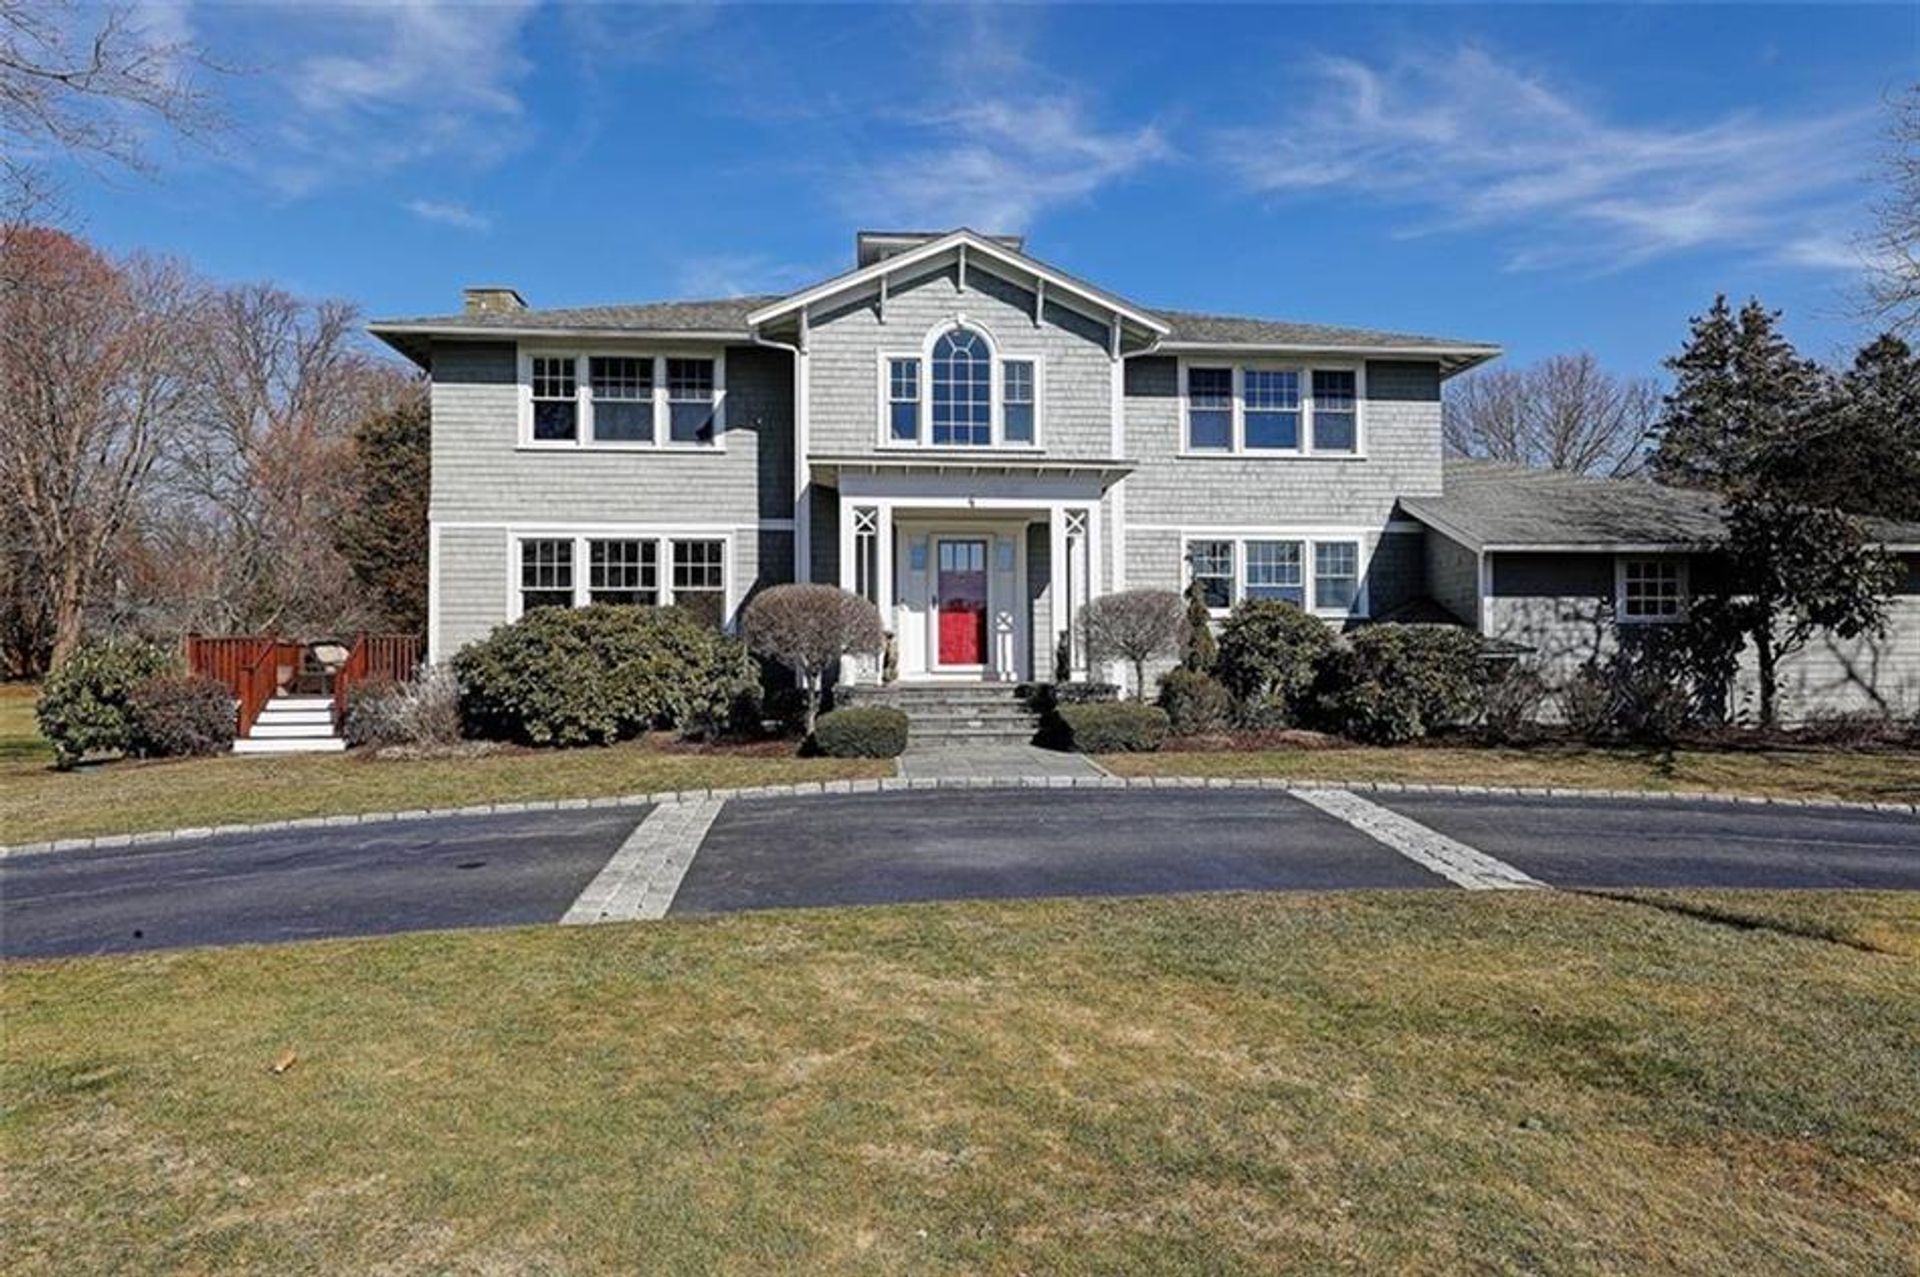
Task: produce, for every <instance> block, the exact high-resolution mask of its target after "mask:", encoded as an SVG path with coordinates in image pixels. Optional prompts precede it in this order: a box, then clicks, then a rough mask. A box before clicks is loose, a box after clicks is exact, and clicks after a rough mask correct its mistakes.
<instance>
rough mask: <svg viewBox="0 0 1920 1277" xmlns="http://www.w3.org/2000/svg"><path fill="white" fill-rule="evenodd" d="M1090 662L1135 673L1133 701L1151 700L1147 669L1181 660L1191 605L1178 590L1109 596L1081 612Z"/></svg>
mask: <svg viewBox="0 0 1920 1277" xmlns="http://www.w3.org/2000/svg"><path fill="white" fill-rule="evenodd" d="M1079 625H1080V632H1081V633H1082V634H1083V635H1085V636H1086V640H1087V654H1088V657H1089V658H1090V659H1091V660H1093V661H1095V662H1099V661H1106V660H1123V661H1125V662H1127V664H1129V665H1131V666H1132V667H1133V699H1134V700H1136V701H1144V700H1146V699H1147V666H1148V665H1149V664H1151V663H1152V662H1154V661H1157V660H1160V659H1161V658H1163V657H1168V656H1174V655H1177V654H1178V653H1179V651H1180V644H1181V639H1182V637H1183V636H1184V634H1185V633H1186V628H1187V605H1186V603H1185V602H1184V601H1183V600H1182V599H1181V597H1180V596H1179V595H1178V594H1175V593H1174V592H1173V591H1172V590H1122V591H1120V592H1119V593H1118V594H1103V595H1101V596H1100V597H1099V598H1097V599H1095V600H1093V602H1091V603H1089V604H1087V605H1086V607H1084V608H1082V609H1081V611H1080V617H1079Z"/></svg>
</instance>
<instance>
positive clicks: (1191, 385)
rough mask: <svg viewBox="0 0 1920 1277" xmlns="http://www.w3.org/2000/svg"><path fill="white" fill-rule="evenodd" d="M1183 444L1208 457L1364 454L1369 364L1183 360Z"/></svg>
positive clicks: (1183, 449) (1187, 449)
mask: <svg viewBox="0 0 1920 1277" xmlns="http://www.w3.org/2000/svg"><path fill="white" fill-rule="evenodd" d="M1180 408H1181V418H1182V420H1181V438H1180V449H1181V452H1182V453H1183V454H1185V455H1187V456H1196V457H1206V456H1222V455H1236V454H1249V455H1256V456H1281V457H1358V456H1360V455H1361V454H1362V453H1363V452H1364V444H1365V414H1366V372H1365V369H1364V368H1363V367H1361V366H1359V365H1353V366H1328V365H1323V364H1287V363H1277V362H1273V361H1267V360H1255V361H1249V362H1245V363H1228V362H1226V361H1224V360H1223V361H1219V362H1215V361H1212V360H1208V359H1206V358H1204V357H1203V358H1199V359H1195V360H1192V361H1187V360H1183V361H1182V362H1181V364H1180Z"/></svg>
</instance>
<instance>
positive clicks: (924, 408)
mask: <svg viewBox="0 0 1920 1277" xmlns="http://www.w3.org/2000/svg"><path fill="white" fill-rule="evenodd" d="M955 328H965V329H968V330H969V331H971V332H976V333H978V334H980V336H981V337H982V338H984V339H985V341H986V343H987V357H988V360H989V363H990V365H991V368H992V372H991V378H992V382H991V390H990V392H989V393H990V395H991V405H992V412H991V420H992V436H991V442H989V443H942V444H936V443H933V442H932V439H933V347H934V343H936V342H938V341H939V340H940V338H941V337H942V336H943V335H944V334H946V333H948V332H950V331H952V330H953V329H955ZM896 359H906V360H913V361H915V362H916V363H917V364H918V365H919V368H920V381H919V386H920V412H919V434H918V435H917V436H916V437H915V438H913V439H910V440H908V439H895V438H894V437H893V429H892V427H893V414H892V400H891V399H890V398H889V394H890V392H891V389H892V388H891V386H890V385H889V378H888V366H889V365H890V364H891V363H892V362H893V361H894V360H896ZM1008 363H1027V364H1032V365H1033V441H1032V442H1031V443H1008V442H1007V432H1006V425H1007V422H1006V415H1007V414H1006V365H1007V364H1008ZM1046 402H1047V361H1046V358H1045V357H1044V356H1043V355H1042V354H1041V352H1039V351H1037V350H1036V351H1006V350H1004V349H1003V348H1002V347H1001V344H1000V340H999V338H997V337H995V336H994V335H993V331H992V329H990V328H988V327H987V325H986V324H984V323H982V322H981V321H980V320H978V319H975V318H972V317H970V316H968V315H966V314H965V313H960V314H956V315H954V316H952V317H951V318H948V319H943V320H941V321H940V322H939V323H937V324H935V325H934V326H933V327H932V328H930V329H928V330H927V334H926V336H925V337H924V338H922V339H921V342H920V349H918V350H898V349H894V350H878V351H875V352H874V422H875V430H874V446H875V447H877V448H879V449H881V450H883V451H887V452H924V451H929V450H932V451H937V452H942V453H947V452H951V453H961V454H965V455H967V456H973V455H975V454H979V453H989V452H1013V453H1022V454H1026V453H1036V452H1044V451H1046V416H1047V414H1046Z"/></svg>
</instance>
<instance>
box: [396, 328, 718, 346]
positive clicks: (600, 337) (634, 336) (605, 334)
mask: <svg viewBox="0 0 1920 1277" xmlns="http://www.w3.org/2000/svg"><path fill="white" fill-rule="evenodd" d="M367 331H368V332H369V333H372V334H373V335H374V336H376V337H379V336H382V335H384V334H387V333H393V334H396V335H399V336H421V337H449V338H455V339H460V340H472V339H485V338H488V337H497V338H499V339H501V340H503V341H538V340H543V339H548V338H551V339H552V340H554V341H562V342H565V341H581V340H591V341H635V342H662V341H692V342H729V343H733V344H735V345H739V344H743V343H745V342H746V341H747V340H748V339H749V337H750V334H749V333H748V332H747V331H746V330H745V329H740V330H738V331H716V330H713V329H705V330H696V329H689V328H674V329H667V328H536V327H527V326H517V327H513V328H507V327H502V326H498V325H489V326H488V327H485V328H457V327H454V326H452V325H448V324H368V325H367Z"/></svg>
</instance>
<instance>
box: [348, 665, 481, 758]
mask: <svg viewBox="0 0 1920 1277" xmlns="http://www.w3.org/2000/svg"><path fill="white" fill-rule="evenodd" d="M342 735H343V736H345V738H346V742H347V744H349V745H372V746H375V747H379V746H391V745H422V746H430V745H451V744H454V743H455V742H456V741H458V740H459V739H460V684H459V683H458V682H457V681H456V680H455V679H454V677H453V671H452V670H451V669H449V668H448V667H447V666H445V665H433V666H428V667H426V668H424V669H422V670H421V671H420V674H419V676H418V677H417V678H415V679H414V680H413V681H412V682H411V683H396V682H393V681H392V680H389V679H380V680H375V681H372V682H366V683H356V684H354V685H353V686H352V687H350V688H348V689H347V716H346V723H345V724H344V726H343V729H342Z"/></svg>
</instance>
